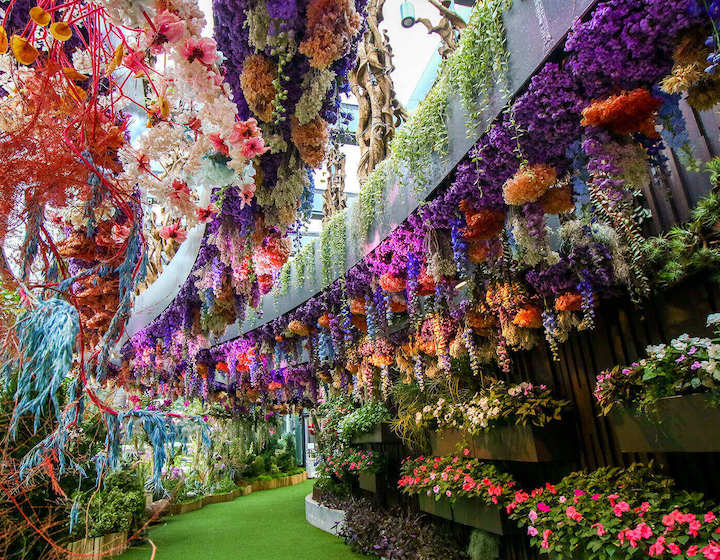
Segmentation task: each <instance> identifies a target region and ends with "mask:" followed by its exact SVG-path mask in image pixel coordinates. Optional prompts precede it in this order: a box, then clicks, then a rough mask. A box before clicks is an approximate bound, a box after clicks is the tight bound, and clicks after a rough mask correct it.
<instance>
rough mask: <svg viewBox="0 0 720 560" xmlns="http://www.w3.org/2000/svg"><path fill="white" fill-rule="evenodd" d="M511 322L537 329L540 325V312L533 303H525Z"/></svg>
mask: <svg viewBox="0 0 720 560" xmlns="http://www.w3.org/2000/svg"><path fill="white" fill-rule="evenodd" d="M513 324H515V325H517V326H518V327H523V328H526V329H539V328H541V327H542V313H541V312H540V309H538V308H537V307H535V306H534V305H527V306H525V307H523V308H522V309H520V311H518V312H517V314H516V315H515V318H514V319H513Z"/></svg>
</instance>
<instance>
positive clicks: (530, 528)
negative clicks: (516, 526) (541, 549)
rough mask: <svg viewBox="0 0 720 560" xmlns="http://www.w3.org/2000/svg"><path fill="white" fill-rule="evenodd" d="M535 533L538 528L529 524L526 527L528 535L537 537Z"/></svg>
mask: <svg viewBox="0 0 720 560" xmlns="http://www.w3.org/2000/svg"><path fill="white" fill-rule="evenodd" d="M537 534H538V530H537V529H536V528H535V527H533V526H532V525H530V527H528V535H530V536H531V537H537Z"/></svg>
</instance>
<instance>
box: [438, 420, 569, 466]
mask: <svg viewBox="0 0 720 560" xmlns="http://www.w3.org/2000/svg"><path fill="white" fill-rule="evenodd" d="M571 441H572V433H570V431H569V430H568V429H567V425H566V424H562V423H560V422H551V423H550V424H548V425H547V426H544V427H542V428H536V427H534V426H520V425H513V426H502V427H500V428H491V429H489V430H487V431H485V432H482V433H481V434H480V435H477V436H469V435H467V434H465V433H463V432H460V431H458V430H443V431H442V432H436V433H435V434H433V436H432V451H433V454H434V455H439V456H447V455H457V454H459V453H461V449H460V445H461V444H463V447H466V448H467V449H469V450H470V455H469V456H470V457H474V458H477V459H492V460H496V461H523V462H528V463H539V462H544V461H557V460H562V459H566V458H567V457H569V456H570V450H571V449H570V442H571Z"/></svg>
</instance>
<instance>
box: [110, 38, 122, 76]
mask: <svg viewBox="0 0 720 560" xmlns="http://www.w3.org/2000/svg"><path fill="white" fill-rule="evenodd" d="M124 54H125V49H124V48H123V46H122V43H120V44H119V45H118V46H117V47H116V48H115V53H114V54H113V58H112V60H111V61H110V64H108V67H107V71H106V72H105V75H106V76H109V75H110V74H112V73H113V72H114V71H115V69H116V68H117V67H118V66H120V65H121V64H122V59H123V55H124Z"/></svg>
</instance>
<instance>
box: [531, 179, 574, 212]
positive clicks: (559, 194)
mask: <svg viewBox="0 0 720 560" xmlns="http://www.w3.org/2000/svg"><path fill="white" fill-rule="evenodd" d="M538 202H539V203H540V206H542V209H543V212H545V213H546V214H564V213H565V212H570V211H571V210H573V209H574V208H575V204H574V203H573V193H572V188H571V187H570V186H569V185H568V186H565V187H559V188H556V189H549V190H548V191H547V192H546V193H545V194H544V195H542V196H541V197H540V200H538Z"/></svg>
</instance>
